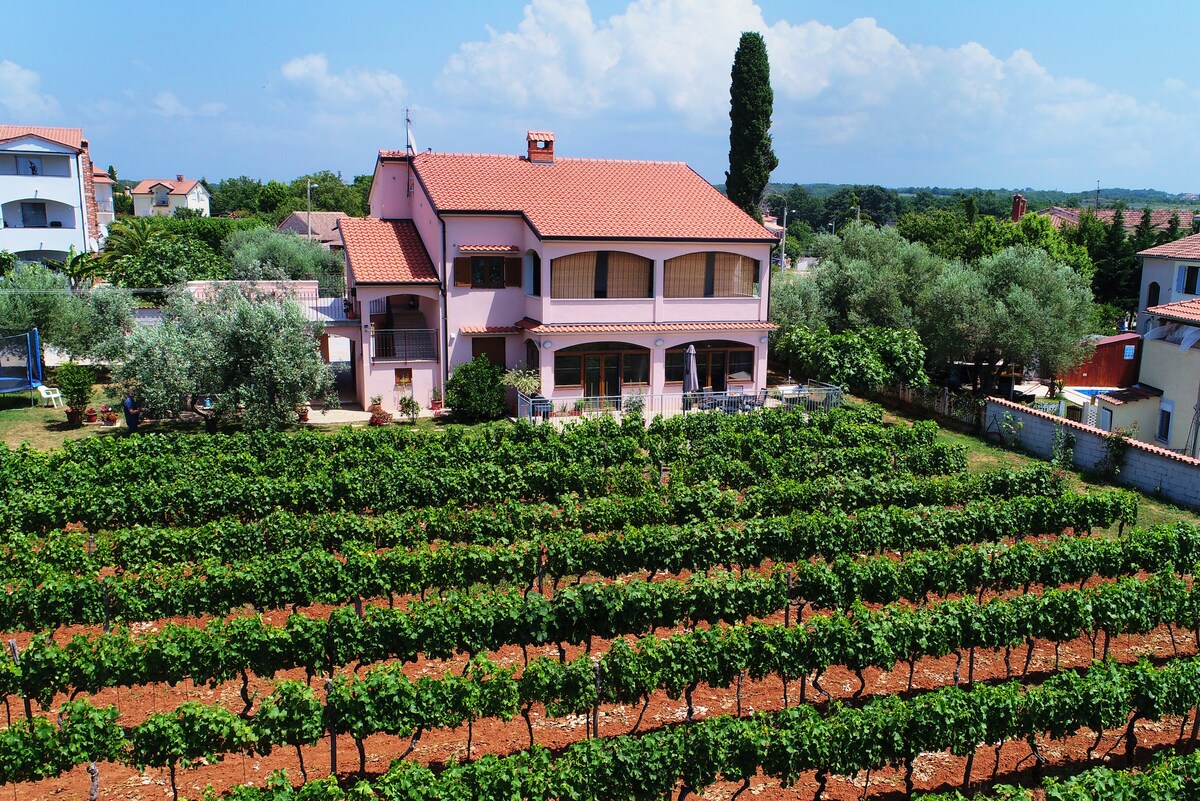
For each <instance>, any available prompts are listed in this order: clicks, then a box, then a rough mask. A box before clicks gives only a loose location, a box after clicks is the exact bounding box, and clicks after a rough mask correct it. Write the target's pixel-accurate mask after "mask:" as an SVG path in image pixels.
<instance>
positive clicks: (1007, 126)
mask: <svg viewBox="0 0 1200 801" xmlns="http://www.w3.org/2000/svg"><path fill="white" fill-rule="evenodd" d="M746 30H757V31H759V32H761V33H762V34H763V37H764V39H765V40H766V43H767V49H768V52H769V55H770V59H771V75H772V85H773V87H774V89H775V116H774V122H775V126H774V130H775V135H776V141H777V143H786V144H788V145H790V146H791V147H792V148H793V149H795V150H801V149H803V148H809V147H817V148H821V147H829V148H835V149H836V152H841V153H843V154H844V153H847V152H853V151H855V150H857V151H859V152H860V153H862V154H863V155H864V156H865V157H867V158H875V159H877V160H882V159H885V158H891V159H893V160H894V159H895V158H896V157H897V156H898V155H899V154H905V155H915V156H916V157H917V158H925V159H927V160H928V161H929V163H931V164H937V165H939V166H940V165H941V163H942V162H943V161H944V162H945V163H949V162H950V161H951V160H952V159H953V158H954V157H956V156H957V157H961V158H962V159H966V160H971V159H976V160H979V161H980V162H982V163H985V164H988V166H989V167H993V166H994V165H995V162H994V160H993V159H994V158H995V157H996V156H1004V157H1007V158H1009V159H1011V161H1012V163H1013V165H1014V166H1013V170H1014V172H1015V173H1016V174H1014V175H1013V176H1012V178H1013V183H1014V184H1015V185H1022V186H1024V185H1027V184H1034V183H1040V180H1039V179H1040V178H1042V177H1043V175H1041V174H1039V173H1038V172H1037V171H1038V170H1047V169H1048V167H1049V166H1051V165H1054V164H1057V163H1061V162H1066V161H1071V160H1073V161H1075V162H1085V161H1089V162H1094V163H1097V165H1098V166H1099V165H1103V166H1104V167H1105V168H1106V169H1112V170H1113V171H1116V170H1117V169H1119V168H1124V167H1128V168H1131V169H1136V168H1138V167H1139V166H1142V165H1144V164H1146V162H1147V159H1148V158H1150V154H1152V153H1153V152H1154V150H1155V142H1156V140H1157V137H1158V136H1159V133H1160V132H1161V131H1163V130H1174V131H1181V130H1188V131H1195V129H1196V128H1197V127H1198V126H1197V120H1196V119H1193V118H1192V112H1191V111H1190V110H1188V111H1186V112H1173V111H1171V110H1169V109H1167V108H1165V107H1162V106H1160V105H1158V104H1156V103H1154V102H1150V101H1143V100H1140V99H1139V98H1137V97H1134V96H1132V95H1130V94H1126V93H1122V92H1119V91H1115V90H1110V89H1106V88H1105V87H1102V86H1099V85H1096V84H1094V83H1091V82H1089V81H1086V80H1081V79H1078V78H1072V77H1064V76H1056V75H1052V74H1050V73H1049V72H1048V71H1047V70H1046V69H1045V68H1044V67H1043V66H1042V65H1041V64H1039V63H1038V62H1037V60H1036V58H1035V57H1034V55H1033V54H1032V53H1030V52H1028V51H1025V50H1017V51H1016V52H1014V53H1012V54H1011V55H1008V56H1007V57H1002V56H998V55H996V54H993V53H992V52H990V51H989V50H988V49H987V48H985V47H984V46H982V45H980V44H978V43H975V42H966V43H963V44H962V45H960V46H958V47H952V48H940V47H929V46H922V45H918V44H909V43H904V42H901V41H900V40H899V39H898V38H897V37H896V36H895V35H894V34H892V33H891V32H890V31H888V30H886V29H884V28H882V27H880V26H879V24H878V23H877V22H876V21H875V20H873V19H858V20H854V21H853V22H850V23H849V24H847V25H844V26H842V27H833V26H830V25H825V24H823V23H820V22H816V21H807V22H795V23H793V22H789V21H787V20H779V21H776V22H774V23H772V24H767V22H766V20H765V19H764V16H763V13H762V10H761V9H760V8H759V7H758V6H757V5H756V4H755V3H754V2H753V0H634V2H631V3H630V4H629V5H628V6H627V7H626V8H625V9H624V11H622V12H620V13H618V14H615V15H613V16H611V17H609V18H608V19H596V18H595V17H594V16H593V14H592V12H591V10H590V8H589V7H588V4H587V2H586V0H532V2H530V3H529V4H528V5H527V6H525V9H524V15H523V18H522V19H521V21H520V23H519V24H518V25H517V26H516V27H515V29H513V30H510V31H495V30H489V31H488V36H487V38H486V39H484V40H480V41H474V42H467V43H464V44H463V45H461V46H460V48H459V49H458V51H457V52H456V53H455V54H453V55H452V56H451V57H450V58H449V60H448V61H447V63H446V65H445V66H444V68H443V70H442V73H441V76H440V78H439V81H438V85H439V88H441V89H442V90H443V92H444V95H445V96H446V97H447V99H450V100H456V101H458V103H459V105H460V106H461V107H463V108H470V109H473V110H478V109H485V108H486V109H488V110H489V111H493V112H504V111H508V112H512V111H516V112H521V113H524V114H525V116H537V117H538V118H540V119H553V118H554V117H571V118H578V119H586V118H592V117H597V116H600V115H605V116H608V117H613V116H616V115H620V116H621V117H623V118H625V119H628V118H630V117H636V118H639V119H645V118H647V117H650V116H657V117H662V116H663V115H662V114H661V112H662V111H664V110H665V111H668V112H669V114H668V115H666V116H668V117H673V118H674V120H675V122H676V124H678V123H683V124H685V125H686V126H687V127H688V128H690V129H692V130H695V131H697V132H705V133H708V134H711V135H714V136H715V135H717V134H718V133H722V132H724V131H726V130H728V112H729V72H730V66H731V62H732V59H733V54H734V51H735V50H736V48H737V43H738V37H739V35H740V33H741V32H742V31H746ZM1166 86H1167V88H1170V89H1178V88H1180V87H1179V86H1178V85H1177V84H1176V83H1172V82H1168V83H1167V84H1166ZM1184 115H1186V116H1184ZM1190 139H1191V140H1193V141H1194V140H1196V139H1197V137H1195V136H1191V137H1190ZM1188 148H1189V150H1190V148H1191V145H1189V146H1188ZM831 152H832V151H831ZM782 155H784V156H785V157H786V155H787V154H786V153H784V154H782ZM989 162H990V163H989ZM964 163H966V162H964ZM790 177H800V176H798V175H797V176H790ZM989 177H990V179H992V180H995V177H996V176H994V175H993V176H989ZM962 179H963V180H965V181H971V180H974V179H973V178H972V177H971V176H968V175H964V176H962Z"/></svg>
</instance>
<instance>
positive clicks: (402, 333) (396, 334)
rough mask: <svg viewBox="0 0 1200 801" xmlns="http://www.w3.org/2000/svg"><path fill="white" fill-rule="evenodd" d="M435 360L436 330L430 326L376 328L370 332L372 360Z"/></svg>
mask: <svg viewBox="0 0 1200 801" xmlns="http://www.w3.org/2000/svg"><path fill="white" fill-rule="evenodd" d="M437 360H438V348H437V331H436V330H434V329H432V328H391V329H378V328H377V329H375V330H374V331H373V332H372V333H371V361H372V362H436V361H437Z"/></svg>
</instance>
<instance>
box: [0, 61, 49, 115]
mask: <svg viewBox="0 0 1200 801" xmlns="http://www.w3.org/2000/svg"><path fill="white" fill-rule="evenodd" d="M40 83H41V76H39V75H38V74H37V73H36V72H34V71H33V70H28V69H25V68H24V67H22V66H21V65H20V64H15V63H13V62H11V61H8V60H3V61H0V106H3V107H4V108H5V110H6V116H9V117H12V118H14V121H16V120H19V121H21V122H29V123H37V122H42V121H44V120H47V119H53V118H54V117H57V116H58V113H59V106H58V100H56V99H55V97H54V96H53V95H48V94H42V93H41V92H40V91H39V88H40V87H39V84H40Z"/></svg>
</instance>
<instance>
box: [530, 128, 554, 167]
mask: <svg viewBox="0 0 1200 801" xmlns="http://www.w3.org/2000/svg"><path fill="white" fill-rule="evenodd" d="M525 143H526V144H527V145H528V146H529V163H530V164H553V163H554V132H553V131H530V132H529V133H527V134H525Z"/></svg>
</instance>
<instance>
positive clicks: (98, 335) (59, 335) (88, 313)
mask: <svg viewBox="0 0 1200 801" xmlns="http://www.w3.org/2000/svg"><path fill="white" fill-rule="evenodd" d="M133 307H134V301H133V296H132V295H131V294H130V293H129V292H128V291H126V290H122V289H117V288H114V287H110V286H102V287H98V288H96V289H88V290H86V291H82V292H76V293H73V292H71V289H70V285H69V283H68V278H67V276H66V275H64V274H63V273H61V272H59V271H57V270H53V269H51V268H50V267H47V266H46V265H44V264H41V263H39V262H25V263H22V264H19V265H17V266H16V267H14V268H13V269H12V270H10V271H9V272H8V273H6V274H5V275H4V276H2V277H0V336H9V335H12V334H21V333H25V332H26V331H29V330H30V329H32V328H37V329H38V333H39V335H40V339H41V341H42V343H43V344H44V345H48V346H50V347H53V348H55V349H56V350H59V351H62V352H63V353H66V354H67V355H68V356H70V357H72V358H76V359H79V358H92V359H111V358H114V357H115V356H117V355H118V354H120V352H121V350H122V348H123V346H124V345H123V343H124V338H125V334H126V333H128V332H129V331H131V330H132V329H133V327H134V324H133Z"/></svg>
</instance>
